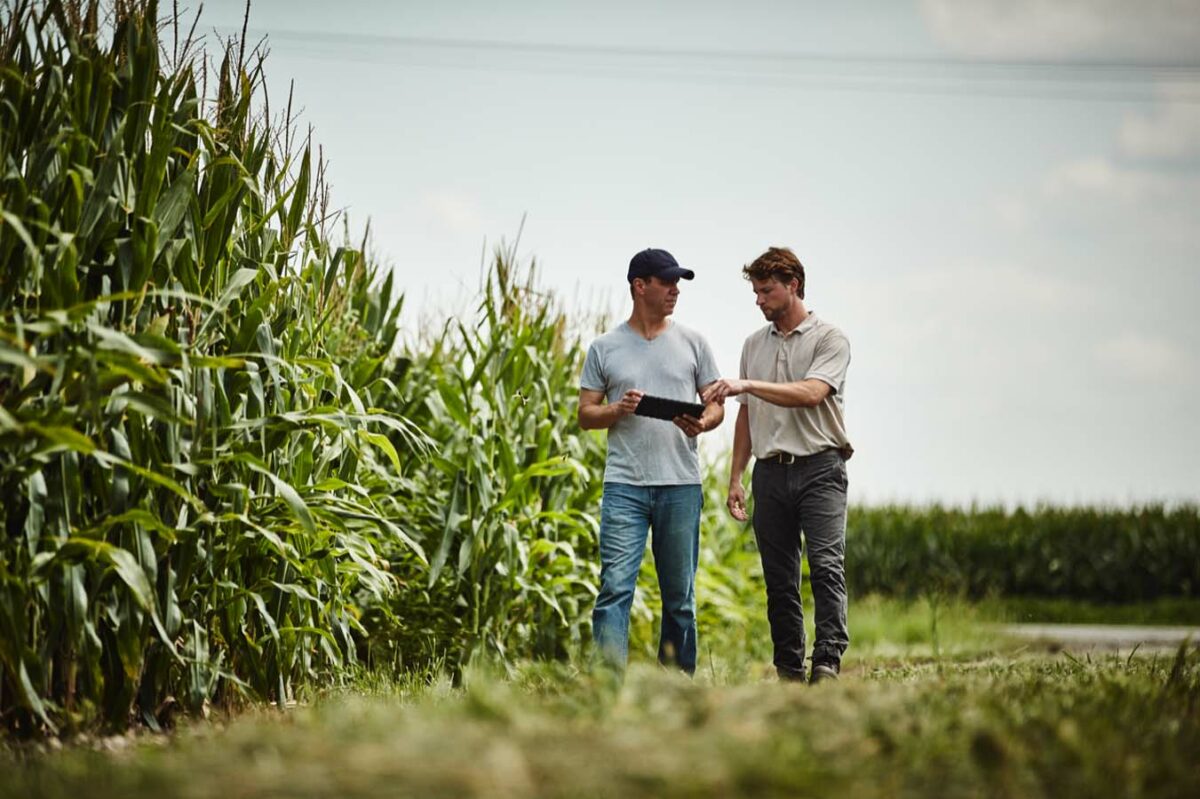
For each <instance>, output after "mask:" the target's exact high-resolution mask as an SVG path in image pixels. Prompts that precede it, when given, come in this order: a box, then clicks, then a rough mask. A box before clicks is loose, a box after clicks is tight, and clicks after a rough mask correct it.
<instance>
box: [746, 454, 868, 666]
mask: <svg viewBox="0 0 1200 799" xmlns="http://www.w3.org/2000/svg"><path fill="white" fill-rule="evenodd" d="M846 487H847V479H846V462H845V460H844V459H843V458H842V455H841V453H840V452H838V451H837V450H826V451H825V452H820V453H817V454H816V455H807V456H804V457H797V458H796V459H795V461H794V462H792V463H786V464H785V463H780V462H779V461H778V460H760V461H757V462H755V464H754V475H753V478H752V480H751V490H752V491H753V492H754V536H755V539H756V540H757V541H758V551H759V554H760V556H761V557H762V567H763V577H764V579H765V581H766V584H767V620H768V621H769V622H770V624H771V642H772V643H773V644H774V646H775V668H776V670H777V671H778V672H779V675H780V676H781V677H791V678H794V677H802V676H803V675H804V672H805V669H804V611H803V609H802V608H801V605H800V554H801V541H800V535H801V532H803V534H804V544H803V546H804V547H805V548H806V549H807V550H808V570H809V577H810V579H811V580H812V590H813V601H814V604H815V605H816V638H817V640H816V643H815V644H814V646H813V657H812V659H813V663H833V664H840V663H841V659H842V654H843V653H844V652H845V651H846V647H847V646H849V644H850V634H849V631H848V630H847V627H846Z"/></svg>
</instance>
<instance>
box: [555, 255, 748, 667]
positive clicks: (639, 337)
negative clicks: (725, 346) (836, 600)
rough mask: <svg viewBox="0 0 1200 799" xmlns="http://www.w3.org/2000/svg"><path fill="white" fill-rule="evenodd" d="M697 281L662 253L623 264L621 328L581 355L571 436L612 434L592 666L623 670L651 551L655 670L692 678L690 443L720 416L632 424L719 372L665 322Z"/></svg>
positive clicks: (692, 341)
mask: <svg viewBox="0 0 1200 799" xmlns="http://www.w3.org/2000/svg"><path fill="white" fill-rule="evenodd" d="M695 277H696V273H695V272H693V271H692V270H691V269H684V268H683V267H681V266H680V265H679V262H678V261H676V260H675V258H674V257H672V256H671V254H670V253H669V252H667V251H666V250H654V249H650V250H642V251H641V252H639V253H638V254H637V255H635V256H633V259H632V260H630V262H629V297H630V300H632V302H633V308H632V309H631V310H630V314H629V318H628V320H626V321H624V322H622V323H620V324H619V325H617V326H616V327H614V328H613V329H611V330H609V331H608V332H607V333H605V334H604V335H602V336H599V337H597V338H596V340H595V341H593V342H592V343H591V345H590V346H589V347H588V352H587V358H586V359H585V360H584V364H583V374H582V375H581V376H580V379H579V426H580V427H581V428H583V429H584V430H607V431H608V456H607V458H606V460H605V465H604V493H603V495H602V498H601V500H600V536H599V549H600V586H599V589H598V591H597V595H596V605H595V608H594V609H593V611H592V641H593V642H594V643H595V650H594V652H595V653H596V655H597V663H598V664H603V665H606V666H607V667H610V668H613V669H616V670H618V671H624V669H625V663H626V660H627V659H628V657H629V613H630V609H631V608H632V606H633V598H634V594H635V592H636V590H637V579H638V572H639V571H640V570H641V565H642V556H643V554H644V553H645V551H646V539H647V537H649V536H651V535H652V536H653V543H652V546H651V547H650V549H651V551H652V552H653V553H654V567H655V570H656V571H657V572H658V585H659V589H660V595H661V596H662V625H661V627H660V629H659V641H658V659H659V661H660V662H662V663H670V664H673V665H675V666H677V667H678V668H680V669H682V670H683V671H685V672H687V673H688V674H693V673H695V671H696V652H697V645H696V564H697V561H698V559H699V553H700V510H701V508H702V507H703V506H704V496H703V495H704V492H703V490H702V489H701V482H702V481H701V475H700V458H699V452H698V449H697V442H696V437H697V436H698V435H700V434H701V433H706V432H708V431H709V430H713V429H714V428H716V427H717V425H719V424H721V420H722V419H724V418H725V411H724V409H723V408H722V407H721V405H719V404H717V403H712V404H709V405H705V406H704V410H703V411H702V412H701V413H700V415H699V416H698V417H695V416H689V415H683V416H677V417H675V418H674V419H672V420H671V421H670V422H665V421H663V420H661V419H655V418H651V417H649V416H640V415H638V413H637V408H638V405H639V403H641V401H642V397H644V396H647V395H649V396H654V397H665V398H667V399H674V400H682V401H690V402H695V401H696V399H697V398H698V397H699V396H700V394H701V393H702V392H704V391H706V390H708V388H709V387H711V386H712V385H713V384H714V383H716V381H717V380H718V379H720V376H721V373H720V370H719V369H718V368H717V361H716V358H715V357H713V353H712V348H711V347H709V345H708V342H707V341H706V340H705V339H704V337H703V336H701V335H700V334H699V333H698V332H696V331H695V330H692V329H690V328H688V327H685V326H684V325H681V324H679V323H677V322H676V321H675V320H673V319H671V315H672V314H673V313H674V312H675V303H676V301H677V300H678V299H679V281H680V280H681V279H686V280H693V279H695Z"/></svg>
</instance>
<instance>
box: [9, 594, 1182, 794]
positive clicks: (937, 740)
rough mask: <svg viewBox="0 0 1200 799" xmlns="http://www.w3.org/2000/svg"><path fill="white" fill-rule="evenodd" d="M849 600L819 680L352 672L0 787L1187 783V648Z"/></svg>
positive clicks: (59, 760) (766, 675) (23, 753)
mask: <svg viewBox="0 0 1200 799" xmlns="http://www.w3.org/2000/svg"><path fill="white" fill-rule="evenodd" d="M852 612H853V619H854V635H855V645H854V648H853V649H852V650H851V651H850V652H849V653H848V657H847V660H846V664H845V667H846V668H845V671H844V674H843V679H842V680H841V681H840V682H839V683H837V684H833V685H822V686H819V687H808V686H799V685H784V684H780V683H777V682H775V680H774V677H773V676H772V674H771V670H770V667H769V660H768V661H764V660H762V659H760V658H759V656H758V655H756V654H754V653H746V652H728V651H726V652H722V653H721V654H719V655H718V654H715V653H714V654H712V655H711V656H710V657H709V658H708V663H707V666H706V667H705V666H702V668H701V670H700V671H699V673H698V674H697V677H696V679H695V680H694V681H691V680H687V679H685V678H682V677H680V676H678V675H676V674H673V673H668V672H665V671H663V670H661V669H659V668H658V667H656V666H654V665H651V664H650V663H647V662H646V661H645V660H644V659H641V658H639V659H637V660H636V661H635V662H634V663H633V664H632V666H631V669H630V672H629V674H628V677H627V679H626V680H625V682H624V684H623V685H618V684H616V683H615V682H613V681H610V680H605V679H603V678H602V677H598V676H592V675H589V674H587V673H585V672H583V671H581V670H580V669H579V668H578V667H577V666H568V665H562V664H528V665H525V666H522V667H520V668H517V669H515V670H512V671H510V672H508V673H507V674H504V675H501V674H496V673H489V672H487V671H486V670H483V669H478V668H476V669H468V670H467V671H466V672H465V675H464V683H465V685H464V686H458V687H456V686H453V685H452V684H451V683H450V681H449V679H448V678H446V677H444V676H440V675H437V674H432V675H427V677H426V678H425V679H415V678H413V679H411V680H410V681H409V682H407V683H404V684H396V683H394V682H390V681H388V680H386V679H381V678H379V677H374V678H370V677H364V678H363V679H362V680H360V681H359V682H358V683H357V684H356V685H355V686H354V687H353V688H352V689H346V690H341V691H338V692H335V693H329V694H325V695H322V696H319V697H315V698H314V699H313V700H312V701H310V702H309V703H308V704H306V705H303V706H299V707H295V708H292V709H290V710H289V711H286V712H280V711H276V710H253V711H250V712H246V713H243V714H241V715H239V716H236V717H234V718H226V719H220V720H215V721H208V722H203V721H188V722H184V723H181V725H180V727H179V729H178V730H177V732H176V733H175V734H174V735H172V736H169V737H164V736H148V735H143V736H131V737H120V738H111V739H95V740H92V741H86V742H83V743H82V744H78V743H77V745H73V746H68V747H67V748H66V749H65V750H64V751H44V750H37V749H30V748H24V749H17V750H10V751H8V752H6V753H0V795H3V796H14V797H15V796H22V797H72V799H76V798H77V797H79V796H88V797H101V798H103V797H134V798H135V799H136V797H150V796H154V797H158V796H164V795H166V796H184V797H223V798H224V799H230V798H231V797H257V796H280V797H282V796H297V797H318V796H351V797H353V796H419V797H439V796H480V797H484V796H486V797H505V796H512V797H517V796H531V797H568V796H570V797H579V796H584V797H587V796H595V797H609V796H611V797H671V796H802V795H823V796H832V795H844V796H854V797H896V796H914V797H917V796H920V797H926V796H998V797H1009V796H1011V797H1018V796H1019V797H1028V796H1032V797H1037V796H1047V797H1049V796H1054V797H1075V796H1079V797H1083V796H1088V797H1091V796H1102V795H1118V796H1147V797H1158V796H1162V797H1174V796H1196V795H1200V765H1198V764H1197V757H1196V754H1197V753H1198V752H1200V652H1198V651H1196V650H1194V649H1193V650H1192V651H1190V652H1188V651H1186V650H1183V651H1180V652H1178V653H1175V654H1173V655H1172V654H1167V655H1161V654H1160V655H1137V656H1130V655H1125V656H1121V657H1117V656H1101V657H1097V656H1095V655H1086V654H1078V653H1077V654H1076V655H1071V654H1069V653H1065V652H1064V653H1059V654H1049V653H1042V652H1036V651H1034V650H1030V649H1027V648H1017V647H1015V645H1013V644H1011V643H1008V642H1006V641H1004V640H1003V639H1002V638H998V637H996V635H995V633H994V632H993V629H994V628H993V627H991V626H990V625H989V624H988V623H987V622H988V621H989V620H990V619H991V618H992V617H994V616H997V615H1003V614H1001V613H1000V612H999V611H997V609H996V608H995V607H993V608H987V607H982V606H971V605H964V604H961V603H954V602H940V603H937V602H935V603H934V604H932V605H931V604H930V603H929V602H927V601H917V602H909V603H899V602H896V601H894V600H884V599H878V598H869V599H865V600H862V601H860V602H858V603H856V605H855V606H854V608H852ZM935 619H936V637H935V635H934V632H935V625H934V621H935Z"/></svg>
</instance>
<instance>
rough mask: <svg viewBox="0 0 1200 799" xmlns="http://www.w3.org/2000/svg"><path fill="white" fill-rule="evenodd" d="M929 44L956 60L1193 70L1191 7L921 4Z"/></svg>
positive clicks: (1022, 0) (1019, 1)
mask: <svg viewBox="0 0 1200 799" xmlns="http://www.w3.org/2000/svg"><path fill="white" fill-rule="evenodd" d="M919 8H920V12H921V16H922V17H923V18H924V20H925V24H926V26H927V27H928V28H929V31H930V32H931V33H932V34H933V36H934V38H935V39H936V40H937V41H938V42H940V43H941V44H942V45H943V46H945V47H946V48H947V49H949V50H950V51H951V52H954V53H956V54H959V55H963V56H967V57H973V58H996V59H1051V58H1053V59H1062V58H1065V59H1079V60H1087V59H1093V58H1108V59H1118V60H1129V61H1152V62H1162V61H1175V60H1180V61H1187V62H1189V63H1195V62H1196V56H1197V53H1200V5H1198V4H1197V3H1196V2H1195V0H1143V2H1137V3H1134V2H1130V1H1129V0H921V2H920V5H919Z"/></svg>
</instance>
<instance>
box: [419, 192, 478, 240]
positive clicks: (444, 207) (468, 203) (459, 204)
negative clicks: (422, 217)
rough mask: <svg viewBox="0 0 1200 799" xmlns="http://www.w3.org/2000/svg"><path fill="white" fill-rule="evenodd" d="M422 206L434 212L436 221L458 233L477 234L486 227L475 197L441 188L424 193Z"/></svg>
mask: <svg viewBox="0 0 1200 799" xmlns="http://www.w3.org/2000/svg"><path fill="white" fill-rule="evenodd" d="M421 206H422V207H423V208H424V209H425V210H426V211H428V212H429V213H431V214H432V216H433V218H434V220H435V221H436V222H438V223H439V224H440V225H442V226H443V227H445V228H448V229H450V230H452V231H454V232H456V233H471V234H475V233H477V232H478V231H480V230H484V229H486V228H485V226H484V224H483V218H482V214H480V212H479V204H478V202H477V200H476V199H475V198H474V197H469V196H466V195H464V194H461V193H458V192H455V191H451V190H449V189H439V190H437V191H433V192H430V193H428V194H426V195H424V196H423V197H422V198H421Z"/></svg>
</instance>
